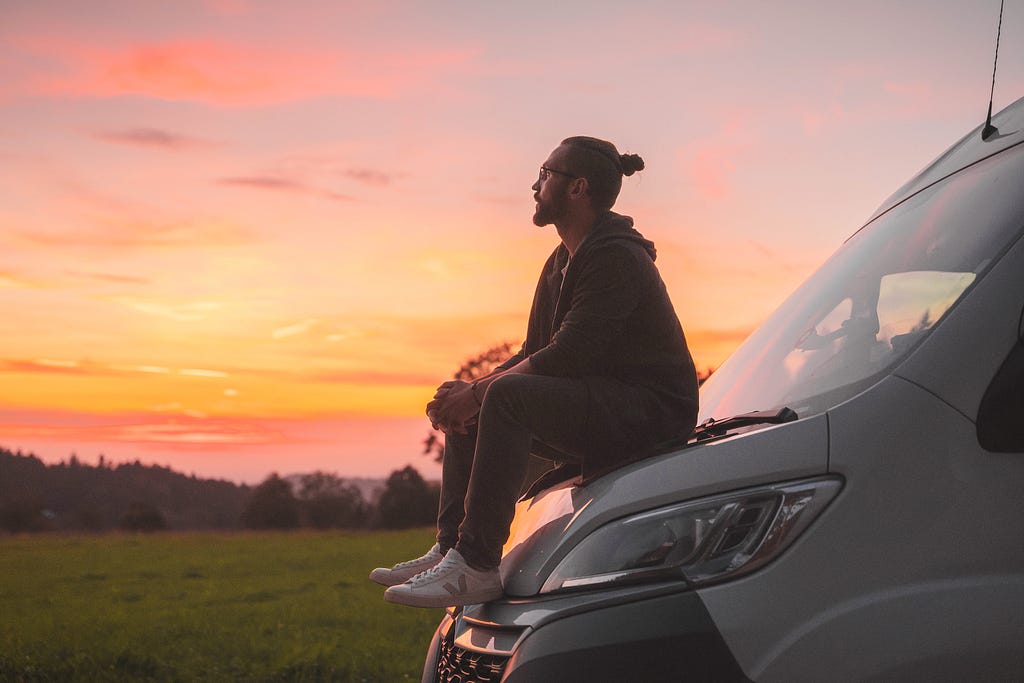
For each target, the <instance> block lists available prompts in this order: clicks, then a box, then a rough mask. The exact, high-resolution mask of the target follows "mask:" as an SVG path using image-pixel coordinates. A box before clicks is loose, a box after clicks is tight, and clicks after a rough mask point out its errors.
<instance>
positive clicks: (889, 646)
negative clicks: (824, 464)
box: [699, 377, 1024, 681]
mask: <svg viewBox="0 0 1024 683" xmlns="http://www.w3.org/2000/svg"><path fill="white" fill-rule="evenodd" d="M829 418H830V419H829V422H830V433H831V452H832V458H831V467H830V469H831V471H833V472H835V473H838V474H841V475H842V476H843V477H844V479H845V482H846V484H845V487H844V488H843V491H842V492H841V493H840V494H839V496H838V497H837V499H836V500H835V501H833V504H832V505H831V506H830V507H829V508H828V509H827V510H825V512H824V513H823V514H822V515H821V517H820V518H819V519H818V520H817V522H816V523H815V525H814V526H812V527H811V528H810V529H809V530H808V531H807V532H806V533H805V534H804V535H803V536H802V537H801V538H800V539H798V540H797V541H796V543H795V544H794V546H793V547H792V548H790V549H789V551H788V552H787V553H786V554H784V555H783V556H782V557H780V558H779V559H778V560H777V561H776V562H775V563H774V564H772V565H770V566H769V567H767V568H765V569H764V570H762V571H761V572H758V573H756V574H754V575H753V576H750V577H748V578H745V579H742V580H739V581H736V582H733V583H729V584H725V585H721V586H716V587H711V588H707V589H702V590H700V591H699V592H700V595H701V597H702V599H703V600H704V603H705V605H706V606H707V608H708V611H709V613H710V614H711V615H712V618H713V619H714V621H715V623H716V624H717V625H718V627H719V629H720V630H721V632H722V636H723V638H724V639H725V641H726V642H727V643H728V644H729V646H730V648H731V649H732V651H733V653H734V655H735V656H736V658H737V661H739V663H740V665H741V666H742V667H743V669H744V670H745V671H746V673H747V675H749V676H750V677H751V678H752V679H754V680H758V681H803V680H806V681H813V680H863V679H866V678H871V677H873V676H876V675H878V676H881V675H883V674H884V673H885V672H886V671H889V670H890V669H894V670H895V669H898V668H899V667H900V666H901V665H902V664H904V663H905V662H906V660H907V656H908V653H913V656H914V658H915V660H916V661H917V664H918V666H919V667H920V669H919V670H918V672H919V673H922V674H923V672H925V671H930V670H933V668H934V672H935V673H936V675H937V674H939V673H942V672H943V671H945V670H946V667H947V664H948V662H947V659H948V657H949V656H951V655H953V654H956V653H961V654H962V655H964V656H965V657H968V658H969V656H972V655H971V653H976V652H977V651H978V650H979V649H984V650H985V651H986V652H988V655H987V656H989V657H990V658H991V663H992V666H995V665H997V664H1000V662H1001V665H1002V666H1004V667H1005V666H1008V665H1009V664H1008V663H1009V662H1016V663H1017V664H1018V665H1019V664H1020V663H1021V658H1022V657H1024V652H1022V649H1021V643H1022V642H1024V614H1022V613H1021V611H1020V610H1019V609H1017V608H1016V607H1011V605H1014V604H1015V605H1017V606H1019V605H1022V604H1024V601H1022V599H1024V543H1022V542H1021V539H1022V538H1024V517H1022V516H1021V515H1020V513H1019V509H1018V508H1019V504H1018V501H1019V495H1020V491H1021V489H1022V487H1024V458H1022V457H1020V456H1018V455H1007V454H991V453H987V452H985V451H983V450H982V449H981V447H980V446H979V445H978V444H977V442H976V440H975V439H974V438H973V434H974V429H973V425H972V424H971V423H970V421H968V420H967V419H966V418H964V416H963V415H961V414H960V413H959V412H957V411H956V410H954V409H953V408H951V407H950V406H949V405H947V404H946V403H944V402H943V401H941V400H939V399H938V398H937V397H935V396H934V395H932V394H931V393H929V392H927V391H926V390H924V389H923V388H921V387H919V386H916V385H914V384H911V383H909V382H906V381H904V380H902V379H900V378H896V377H890V378H888V379H886V380H884V381H882V382H881V383H879V384H878V385H876V386H875V387H874V388H873V389H871V390H869V391H867V392H865V393H864V394H862V395H861V396H859V397H857V398H855V399H852V400H850V401H848V402H846V403H844V404H843V405H841V406H838V407H836V408H835V409H834V410H833V411H831V412H830V414H829ZM978 491H983V492H985V495H982V496H979V495H968V494H970V493H972V492H978ZM951 545H955V546H956V552H951V551H950V549H951ZM968 634H969V635H968ZM989 650H991V652H989ZM939 678H940V679H941V680H949V678H947V677H945V676H940V677H939ZM920 680H935V678H934V677H933V676H929V675H922V677H921V678H920Z"/></svg>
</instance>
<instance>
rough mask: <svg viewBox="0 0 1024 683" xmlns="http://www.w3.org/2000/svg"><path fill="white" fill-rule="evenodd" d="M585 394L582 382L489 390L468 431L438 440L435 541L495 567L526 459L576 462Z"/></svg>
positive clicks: (534, 379)
mask: <svg viewBox="0 0 1024 683" xmlns="http://www.w3.org/2000/svg"><path fill="white" fill-rule="evenodd" d="M587 404H588V391H587V386H586V384H585V383H584V381H583V380H581V379H574V378H565V377H545V376H541V375H527V374H511V375H503V376H501V377H499V378H498V379H496V380H494V381H493V382H492V383H491V384H490V385H489V386H488V387H487V393H486V395H485V396H484V400H483V405H482V406H481V408H480V416H479V418H478V420H477V424H476V426H475V427H473V428H470V430H469V434H456V433H451V434H448V435H447V436H446V437H445V448H444V463H443V465H442V471H441V502H440V506H439V508H438V513H437V541H438V543H439V544H440V546H441V549H442V551H447V550H448V549H449V548H455V549H456V550H458V551H459V553H460V554H461V555H462V556H463V557H464V558H465V560H466V562H467V563H469V565H470V566H472V567H475V568H477V569H492V568H495V567H497V566H498V564H499V563H500V562H501V550H502V546H504V544H505V541H507V540H508V536H509V528H510V527H511V524H512V517H513V516H514V514H515V504H516V499H517V498H518V496H519V492H520V490H521V489H522V485H523V479H524V477H525V476H526V470H527V464H528V461H529V457H530V454H531V453H533V454H535V455H539V456H541V457H543V458H547V459H549V460H557V461H562V462H580V461H582V459H583V455H584V450H585V449H584V442H585V436H586V434H585V431H586V422H587Z"/></svg>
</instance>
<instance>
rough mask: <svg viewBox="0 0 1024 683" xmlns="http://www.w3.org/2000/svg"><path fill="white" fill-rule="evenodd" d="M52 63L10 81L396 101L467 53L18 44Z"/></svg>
mask: <svg viewBox="0 0 1024 683" xmlns="http://www.w3.org/2000/svg"><path fill="white" fill-rule="evenodd" d="M16 42H17V47H19V48H20V49H21V50H22V51H24V52H25V53H28V54H30V55H33V56H37V57H40V56H41V57H44V58H46V59H48V60H49V61H50V63H51V64H52V66H51V68H50V69H49V70H48V71H47V72H46V73H41V72H39V71H37V72H35V73H33V74H31V75H27V76H25V77H23V78H22V79H21V80H20V82H17V79H15V81H16V82H15V83H12V84H10V86H9V88H10V90H9V92H15V93H21V94H34V95H47V96H84V97H115V96H120V95H142V96H146V97H154V98H159V99H166V100H185V101H198V102H206V103H209V104H216V105H226V106H246V105H265V104H274V103H279V102H288V101H294V100H299V99H306V98H312V97H323V96H347V97H363V98H390V97H395V96H398V95H400V94H401V93H402V92H403V91H404V90H406V89H408V88H412V87H422V86H423V85H424V84H425V83H429V82H431V81H433V80H435V79H436V78H437V77H438V76H440V75H441V74H443V73H444V72H445V71H446V70H448V69H451V68H454V67H456V66H458V65H459V64H461V63H463V62H465V61H466V60H467V59H468V58H469V57H471V56H472V55H471V53H469V52H467V51H465V50H457V49H452V50H433V51H432V50H426V49H424V50H409V51H407V52H404V53H402V52H395V51H386V52H382V53H372V54H371V53H358V52H348V51H342V50H333V49H332V50H321V51H314V50H308V49H307V50H304V49H302V48H299V49H295V48H291V49H280V48H269V47H265V46H253V45H247V44H243V43H233V42H227V41H222V40H212V39H188V40H169V41H164V42H153V43H142V44H133V45H121V46H118V45H109V44H107V43H103V44H100V43H99V42H85V41H83V42H74V41H72V40H69V39H67V38H57V37H34V38H28V39H21V40H18V41H16Z"/></svg>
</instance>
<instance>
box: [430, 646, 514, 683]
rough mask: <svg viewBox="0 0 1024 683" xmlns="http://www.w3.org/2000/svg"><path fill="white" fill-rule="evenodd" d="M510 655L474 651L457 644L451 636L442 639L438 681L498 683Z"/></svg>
mask: <svg viewBox="0 0 1024 683" xmlns="http://www.w3.org/2000/svg"><path fill="white" fill-rule="evenodd" d="M506 662H508V657H506V656H504V655H489V654H484V653H482V652H474V651H472V650H467V649H465V648H462V647H459V646H458V645H456V644H455V643H454V642H453V641H452V640H451V639H450V638H445V639H444V640H442V641H441V650H440V652H439V653H438V657H437V681H438V683H497V682H498V681H500V680H501V675H502V674H503V673H504V672H505V664H506Z"/></svg>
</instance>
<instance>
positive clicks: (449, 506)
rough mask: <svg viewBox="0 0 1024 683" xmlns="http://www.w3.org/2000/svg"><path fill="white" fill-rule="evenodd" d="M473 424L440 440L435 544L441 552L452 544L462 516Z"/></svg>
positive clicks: (467, 482) (473, 447) (472, 440)
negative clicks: (439, 475) (440, 455)
mask: <svg viewBox="0 0 1024 683" xmlns="http://www.w3.org/2000/svg"><path fill="white" fill-rule="evenodd" d="M476 434H477V430H476V427H470V428H469V433H468V434H457V433H451V434H447V435H445V439H444V461H443V462H442V464H441V500H440V502H439V503H438V507H437V543H438V545H440V546H441V552H442V553H446V552H448V551H449V550H450V549H452V548H454V547H455V544H456V543H458V540H459V525H460V524H462V519H463V518H464V517H465V516H466V492H467V491H468V490H469V476H470V472H472V470H473V452H474V450H475V449H476Z"/></svg>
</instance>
